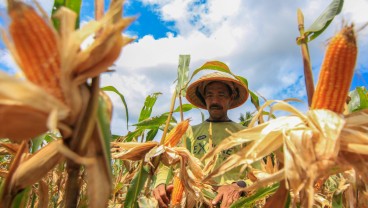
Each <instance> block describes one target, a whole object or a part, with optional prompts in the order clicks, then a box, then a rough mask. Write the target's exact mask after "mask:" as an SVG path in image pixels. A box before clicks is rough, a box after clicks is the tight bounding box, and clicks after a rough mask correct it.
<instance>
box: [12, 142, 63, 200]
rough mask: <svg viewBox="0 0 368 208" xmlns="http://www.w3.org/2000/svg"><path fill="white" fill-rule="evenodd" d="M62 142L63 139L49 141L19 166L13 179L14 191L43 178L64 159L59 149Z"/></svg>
mask: <svg viewBox="0 0 368 208" xmlns="http://www.w3.org/2000/svg"><path fill="white" fill-rule="evenodd" d="M61 143H62V141H61V140H56V141H53V142H51V143H49V144H48V145H46V146H45V147H43V148H42V149H40V150H39V151H37V152H36V153H34V154H33V155H32V156H31V157H30V158H29V159H28V160H26V161H24V162H22V163H21V164H20V165H19V166H18V168H17V169H16V170H15V172H14V175H13V177H12V180H11V187H12V193H17V192H18V191H19V190H22V189H23V188H25V187H27V186H29V185H32V184H34V183H36V182H38V181H39V180H41V179H42V178H43V177H44V176H45V175H46V173H48V172H49V171H50V170H51V169H52V168H53V167H55V165H56V164H58V163H59V162H60V161H61V160H62V159H63V156H62V155H61V153H59V151H57V149H58V146H59V145H61Z"/></svg>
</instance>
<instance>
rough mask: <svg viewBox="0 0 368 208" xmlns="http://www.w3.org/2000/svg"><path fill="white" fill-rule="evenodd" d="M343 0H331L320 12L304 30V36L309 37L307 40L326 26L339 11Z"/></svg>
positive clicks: (311, 38)
mask: <svg viewBox="0 0 368 208" xmlns="http://www.w3.org/2000/svg"><path fill="white" fill-rule="evenodd" d="M343 4H344V0H333V1H332V2H331V3H330V4H329V5H328V7H327V8H326V9H325V10H324V11H323V12H322V14H321V15H320V16H319V17H318V18H317V19H316V20H315V21H314V22H313V23H312V25H311V26H310V27H309V28H308V29H307V30H306V31H305V32H304V34H305V36H306V37H308V36H309V35H310V37H309V40H308V41H311V40H313V39H315V38H317V37H318V36H319V35H320V34H321V33H322V32H323V31H324V30H325V29H326V28H327V27H328V25H330V23H331V22H332V20H333V19H334V18H335V16H336V15H338V14H339V13H340V12H341V9H342V7H343Z"/></svg>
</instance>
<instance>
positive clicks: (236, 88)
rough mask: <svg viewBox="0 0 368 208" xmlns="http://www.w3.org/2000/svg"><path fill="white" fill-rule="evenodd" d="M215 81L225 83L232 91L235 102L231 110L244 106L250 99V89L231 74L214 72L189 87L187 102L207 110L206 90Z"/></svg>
mask: <svg viewBox="0 0 368 208" xmlns="http://www.w3.org/2000/svg"><path fill="white" fill-rule="evenodd" d="M213 81H219V82H223V83H224V84H227V85H228V86H229V87H230V89H231V90H232V97H233V102H232V104H231V106H230V108H229V109H232V108H236V107H238V106H240V105H242V104H243V103H244V102H245V101H246V100H247V99H248V96H249V93H248V89H247V88H246V86H245V85H243V84H241V83H240V81H239V80H237V79H235V78H234V77H233V76H231V75H230V74H226V73H221V72H213V73H210V74H206V75H204V76H202V77H200V78H199V79H198V80H197V81H195V82H193V83H192V84H191V85H189V86H188V89H187V93H186V98H187V100H188V101H189V102H190V103H192V104H193V105H195V106H197V107H199V108H203V109H207V108H206V103H205V100H204V89H205V87H206V86H207V85H208V84H209V83H211V82H213Z"/></svg>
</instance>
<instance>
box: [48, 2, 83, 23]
mask: <svg viewBox="0 0 368 208" xmlns="http://www.w3.org/2000/svg"><path fill="white" fill-rule="evenodd" d="M63 6H64V7H67V8H69V9H71V10H72V11H74V12H75V13H76V14H77V21H76V23H75V28H76V29H78V28H79V21H80V20H79V17H80V9H81V6H82V0H54V6H53V7H52V11H51V16H54V14H55V13H56V12H57V10H58V9H59V8H60V7H63ZM52 22H53V24H54V27H55V28H56V30H59V26H60V21H59V20H58V19H56V18H52Z"/></svg>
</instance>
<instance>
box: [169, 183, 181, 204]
mask: <svg viewBox="0 0 368 208" xmlns="http://www.w3.org/2000/svg"><path fill="white" fill-rule="evenodd" d="M173 180H174V183H173V185H174V189H173V191H172V194H171V203H170V204H171V206H177V205H179V204H180V202H181V199H182V198H183V192H184V184H183V181H181V179H180V178H179V176H174V179H173Z"/></svg>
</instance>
